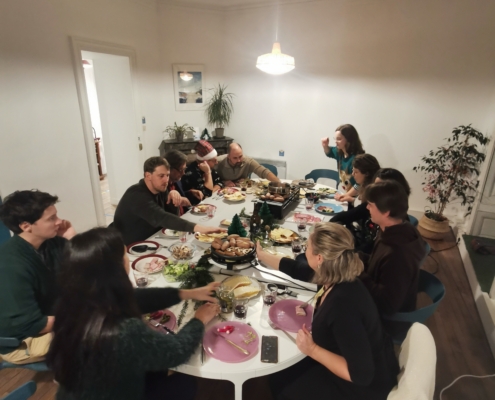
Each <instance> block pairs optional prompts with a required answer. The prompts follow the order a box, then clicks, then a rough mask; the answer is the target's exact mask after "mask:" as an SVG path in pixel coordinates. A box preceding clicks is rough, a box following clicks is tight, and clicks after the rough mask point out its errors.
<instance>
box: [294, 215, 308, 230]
mask: <svg viewBox="0 0 495 400" xmlns="http://www.w3.org/2000/svg"><path fill="white" fill-rule="evenodd" d="M295 220H296V224H297V230H298V231H299V232H304V231H305V230H306V224H307V223H308V220H307V219H306V218H304V217H297V218H296V219H295Z"/></svg>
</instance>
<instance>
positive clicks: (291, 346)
mask: <svg viewBox="0 0 495 400" xmlns="http://www.w3.org/2000/svg"><path fill="white" fill-rule="evenodd" d="M320 187H328V186H324V185H319V184H317V185H316V186H315V189H318V188H320ZM255 198H256V196H255V195H254V194H250V193H248V194H246V198H245V200H244V201H242V202H229V201H227V200H225V199H224V198H223V197H219V196H217V195H214V196H212V197H209V198H206V199H204V200H203V201H202V202H201V204H211V205H214V206H216V207H217V208H216V213H215V216H214V217H213V218H207V217H206V216H205V214H195V213H193V212H191V211H189V212H187V213H186V214H184V215H183V216H182V218H184V219H187V220H188V221H191V222H194V223H196V224H200V225H208V226H220V222H221V221H222V220H224V219H227V220H232V218H233V217H234V215H235V214H239V213H240V212H241V210H242V208H245V212H246V213H248V214H252V212H253V209H254V202H253V200H254V199H255ZM320 202H325V203H334V204H338V205H341V206H342V207H343V208H344V210H345V209H347V206H346V203H340V202H338V201H336V200H331V199H324V200H321V201H320ZM293 207H294V209H293V210H292V211H290V212H289V213H288V215H287V216H286V218H285V219H284V221H283V223H282V224H281V226H283V227H284V228H287V229H291V230H293V231H296V232H297V226H296V223H295V222H290V221H293V219H292V216H293V215H294V213H295V212H303V213H307V214H312V215H315V216H318V217H321V218H322V221H323V222H327V221H328V220H329V219H330V217H328V216H324V215H320V214H317V213H316V212H315V210H314V209H313V210H310V211H307V210H306V208H305V204H304V199H301V201H300V202H299V204H297V205H296V204H295V205H293ZM309 227H310V225H308V228H307V229H309ZM301 235H302V236H306V237H308V236H309V233H308V232H302V233H301ZM148 240H151V241H154V242H157V243H159V244H160V245H161V246H166V247H168V246H170V245H171V244H173V243H176V242H177V238H167V237H164V236H163V235H162V234H160V232H158V233H157V234H155V235H153V236H152V237H150V238H149V239H148ZM188 242H191V243H194V244H195V245H196V247H197V251H196V253H195V255H194V257H193V258H192V259H191V260H190V262H195V261H197V260H198V259H199V258H200V257H201V256H202V255H203V253H204V250H205V249H207V248H209V247H210V244H207V243H202V242H199V241H198V240H196V239H195V238H194V235H192V234H191V235H189V236H188ZM166 247H161V248H160V249H159V251H158V252H157V254H160V255H163V256H165V257H170V256H171V254H170V252H169V251H168V248H166ZM273 249H276V250H277V251H278V252H280V253H283V254H287V255H291V254H292V250H291V247H290V245H285V246H276V247H274V248H273ZM135 258H137V257H136V256H132V255H131V256H130V259H131V262H132V261H133V260H134V259H135ZM210 262H211V263H212V264H214V266H213V267H212V268H211V269H210V271H211V272H212V275H213V277H214V279H215V280H216V281H222V280H224V279H225V278H227V277H228V276H229V275H235V274H242V275H246V276H249V277H251V278H255V279H257V280H258V281H259V282H260V283H261V284H263V283H275V284H282V285H286V286H288V287H290V289H291V290H292V291H294V292H297V293H298V295H297V299H298V300H302V301H308V300H309V299H310V298H311V297H312V296H314V294H315V292H316V285H314V284H312V283H307V282H302V281H299V280H295V279H292V278H291V277H289V276H288V275H286V274H284V273H282V272H280V271H276V270H273V269H270V268H267V267H266V266H263V265H257V266H256V268H254V267H252V266H251V265H250V264H240V265H236V266H235V267H234V268H233V270H227V268H226V266H225V265H222V264H219V263H216V262H215V261H213V260H211V259H210ZM129 277H130V279H131V281H132V282H133V283H134V278H133V276H132V273H131V274H130V275H129ZM148 287H179V284H178V283H177V282H174V283H170V282H167V281H166V280H165V278H164V276H163V274H161V273H159V274H152V275H150V283H149V286H148ZM284 298H285V297H284ZM287 298H289V299H293V298H294V297H287ZM279 300H280V296H278V297H277V301H279ZM182 305H183V304H182V303H179V304H177V305H175V306H173V307H171V308H170V310H171V311H172V312H173V313H174V314H175V315H176V316H177V317H178V316H179V314H180V311H181V309H182ZM192 308H193V307H191V306H190V307H189V313H188V314H187V315H186V318H184V322H183V323H182V325H181V326H184V324H185V322H187V320H188V319H189V318H191V317H192V316H193V310H192ZM268 312H269V307H268V306H266V305H264V304H263V299H262V296H261V295H258V296H257V297H255V298H253V299H251V300H250V301H249V304H248V311H247V317H246V319H245V320H243V322H246V323H249V324H250V325H251V326H252V328H254V330H255V331H256V332H257V333H258V336H259V338H260V345H259V348H258V352H257V354H256V355H255V356H254V357H252V358H250V359H249V360H247V361H243V362H240V363H226V362H222V361H220V360H217V359H215V358H213V357H210V356H209V355H205V354H204V353H203V355H202V352H203V349H202V348H201V347H200V348H198V350H197V351H196V353H195V354H193V356H192V357H191V358H190V359H189V361H188V362H187V363H185V364H182V365H180V366H178V367H177V368H175V370H176V371H178V372H182V373H185V374H188V375H193V376H198V377H202V378H210V379H222V380H228V381H231V382H232V383H234V386H235V399H236V400H241V399H242V385H243V383H244V382H245V381H247V380H248V379H251V378H255V377H259V376H264V375H268V374H273V373H275V372H278V371H281V370H283V369H286V368H288V367H290V366H292V365H293V364H295V363H297V362H298V361H300V360H302V359H303V358H304V357H305V355H304V354H303V353H301V352H300V351H299V349H298V348H297V346H296V339H295V338H296V334H295V333H289V332H285V331H282V330H280V329H276V328H275V327H274V326H273V325H272V324H271V322H270V320H269V316H268ZM223 317H224V318H227V319H228V320H231V319H233V318H234V317H233V313H230V314H224V315H223ZM217 322H218V319H214V320H213V321H212V322H210V324H208V326H206V331H207V330H208V329H209V328H210V327H211V326H212V325H214V324H215V323H217ZM264 335H267V336H277V337H278V363H276V364H275V363H263V362H261V358H260V353H261V338H262V336H264Z"/></svg>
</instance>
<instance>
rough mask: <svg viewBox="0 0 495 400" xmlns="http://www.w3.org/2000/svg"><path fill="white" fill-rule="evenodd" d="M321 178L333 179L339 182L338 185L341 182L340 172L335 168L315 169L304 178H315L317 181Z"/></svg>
mask: <svg viewBox="0 0 495 400" xmlns="http://www.w3.org/2000/svg"><path fill="white" fill-rule="evenodd" d="M320 178H328V179H331V180H333V181H335V182H336V183H337V184H336V186H338V185H339V182H340V176H339V173H338V172H337V171H334V170H333V169H314V170H313V171H311V172H310V173H309V174H307V175H306V176H305V177H304V179H313V180H314V181H315V183H316V182H318V179H320Z"/></svg>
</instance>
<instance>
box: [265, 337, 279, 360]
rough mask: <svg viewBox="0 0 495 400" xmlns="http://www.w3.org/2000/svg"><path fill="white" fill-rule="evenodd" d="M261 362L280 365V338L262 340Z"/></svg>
mask: <svg viewBox="0 0 495 400" xmlns="http://www.w3.org/2000/svg"><path fill="white" fill-rule="evenodd" d="M261 362H264V363H274V364H276V363H278V336H263V337H262V338H261Z"/></svg>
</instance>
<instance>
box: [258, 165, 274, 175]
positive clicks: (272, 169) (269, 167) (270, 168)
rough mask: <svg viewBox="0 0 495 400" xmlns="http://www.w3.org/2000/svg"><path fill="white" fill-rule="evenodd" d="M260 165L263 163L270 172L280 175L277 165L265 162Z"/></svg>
mask: <svg viewBox="0 0 495 400" xmlns="http://www.w3.org/2000/svg"><path fill="white" fill-rule="evenodd" d="M260 165H262V166H263V167H265V168H266V169H269V170H270V172H271V173H272V174H273V175H275V176H278V170H277V167H276V166H275V165H272V164H265V163H261V164H260Z"/></svg>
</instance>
